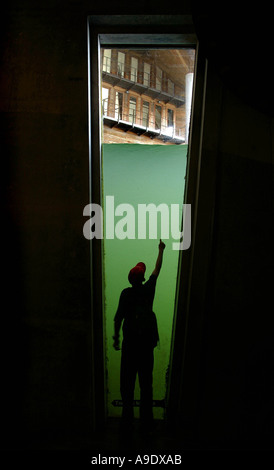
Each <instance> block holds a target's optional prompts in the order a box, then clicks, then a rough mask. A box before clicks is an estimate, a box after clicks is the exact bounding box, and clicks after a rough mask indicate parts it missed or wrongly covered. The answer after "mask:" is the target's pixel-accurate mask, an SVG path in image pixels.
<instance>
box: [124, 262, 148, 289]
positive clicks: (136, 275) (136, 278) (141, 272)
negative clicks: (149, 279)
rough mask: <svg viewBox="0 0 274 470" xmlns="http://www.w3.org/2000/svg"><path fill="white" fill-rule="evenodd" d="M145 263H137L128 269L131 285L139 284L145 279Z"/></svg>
mask: <svg viewBox="0 0 274 470" xmlns="http://www.w3.org/2000/svg"><path fill="white" fill-rule="evenodd" d="M145 271H146V265H145V263H138V264H136V266H134V268H132V269H131V270H130V271H129V274H128V280H129V282H130V284H131V285H132V286H137V285H141V284H142V282H144V280H145Z"/></svg>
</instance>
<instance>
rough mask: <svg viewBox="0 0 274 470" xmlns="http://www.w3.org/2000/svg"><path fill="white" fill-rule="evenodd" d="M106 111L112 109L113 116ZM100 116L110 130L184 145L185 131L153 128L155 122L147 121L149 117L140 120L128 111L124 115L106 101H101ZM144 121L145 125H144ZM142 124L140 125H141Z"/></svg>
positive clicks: (133, 112) (170, 128) (131, 111)
mask: <svg viewBox="0 0 274 470" xmlns="http://www.w3.org/2000/svg"><path fill="white" fill-rule="evenodd" d="M108 109H114V113H113V114H114V115H113V116H110V112H108ZM102 114H103V122H104V125H106V126H108V127H110V128H114V127H116V128H118V129H121V130H123V131H124V132H129V131H130V132H133V133H135V134H136V135H138V136H142V135H143V136H146V137H149V138H151V139H158V140H161V141H163V142H170V143H172V144H177V145H178V144H183V143H185V129H184V128H177V127H175V126H171V125H169V126H166V125H164V124H163V123H161V124H160V125H158V126H155V122H153V121H152V120H151V121H150V120H149V116H146V117H145V119H144V116H143V117H142V119H141V118H140V116H138V115H137V114H136V112H135V111H133V110H130V111H128V113H125V112H123V111H122V110H121V108H118V107H117V106H114V103H112V102H111V101H109V100H108V99H105V100H103V103H102ZM144 121H146V122H145V124H146V125H143V124H144ZM141 122H142V124H141Z"/></svg>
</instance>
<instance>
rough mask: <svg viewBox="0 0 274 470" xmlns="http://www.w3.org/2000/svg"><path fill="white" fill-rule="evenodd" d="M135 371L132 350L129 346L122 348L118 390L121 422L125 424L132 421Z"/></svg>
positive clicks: (128, 424) (129, 423) (127, 424)
mask: <svg viewBox="0 0 274 470" xmlns="http://www.w3.org/2000/svg"><path fill="white" fill-rule="evenodd" d="M136 372H137V370H136V363H135V357H134V352H133V351H131V350H130V349H129V348H122V357H121V370H120V391H121V396H122V401H123V411H122V423H123V425H125V426H130V425H131V424H132V422H133V400H134V388H135V380H136Z"/></svg>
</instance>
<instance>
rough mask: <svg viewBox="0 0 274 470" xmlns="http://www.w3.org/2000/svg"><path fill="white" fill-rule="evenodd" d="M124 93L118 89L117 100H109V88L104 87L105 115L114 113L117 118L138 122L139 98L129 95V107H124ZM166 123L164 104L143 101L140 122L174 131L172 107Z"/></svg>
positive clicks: (168, 112)
mask: <svg viewBox="0 0 274 470" xmlns="http://www.w3.org/2000/svg"><path fill="white" fill-rule="evenodd" d="M123 100H124V94H123V93H121V92H119V91H116V92H115V102H111V101H110V100H109V89H108V88H102V104H103V106H102V107H103V115H104V116H107V115H111V114H114V117H115V119H116V120H126V121H129V122H131V123H136V118H137V100H136V98H135V97H134V96H130V97H129V102H128V107H127V110H125V107H124V101H123ZM166 112H167V115H166V125H165V126H163V125H162V120H163V119H162V118H163V116H162V106H160V105H158V104H154V103H150V102H149V101H142V109H141V115H140V116H138V121H139V123H140V124H141V125H142V126H144V127H151V128H154V129H156V130H158V129H161V128H163V127H164V128H165V131H166V132H168V133H172V132H173V129H174V111H173V110H172V109H170V108H167V110H166Z"/></svg>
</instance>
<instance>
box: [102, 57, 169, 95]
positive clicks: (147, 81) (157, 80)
mask: <svg viewBox="0 0 274 470" xmlns="http://www.w3.org/2000/svg"><path fill="white" fill-rule="evenodd" d="M125 64H126V54H125V53H124V52H121V51H118V56H117V62H115V63H114V61H113V60H112V50H111V49H104V52H103V71H104V72H106V73H112V72H113V69H112V67H113V66H114V69H115V73H116V74H117V75H118V76H119V77H122V78H124V77H125V70H126V69H125ZM138 67H139V60H138V58H137V57H130V69H129V74H128V75H129V77H128V78H129V80H131V81H132V82H137V81H138V79H139V81H141V82H142V83H143V85H145V86H147V87H151V86H152V87H154V88H155V89H156V90H158V91H161V90H162V82H163V71H162V70H161V68H160V67H158V66H157V65H156V66H155V71H154V73H153V74H152V65H151V64H149V63H147V62H143V63H142V67H143V68H142V76H141V78H140V75H139V77H138ZM152 82H153V83H152ZM167 92H168V93H169V94H170V95H174V83H173V82H172V80H170V79H169V78H168V79H167Z"/></svg>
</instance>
